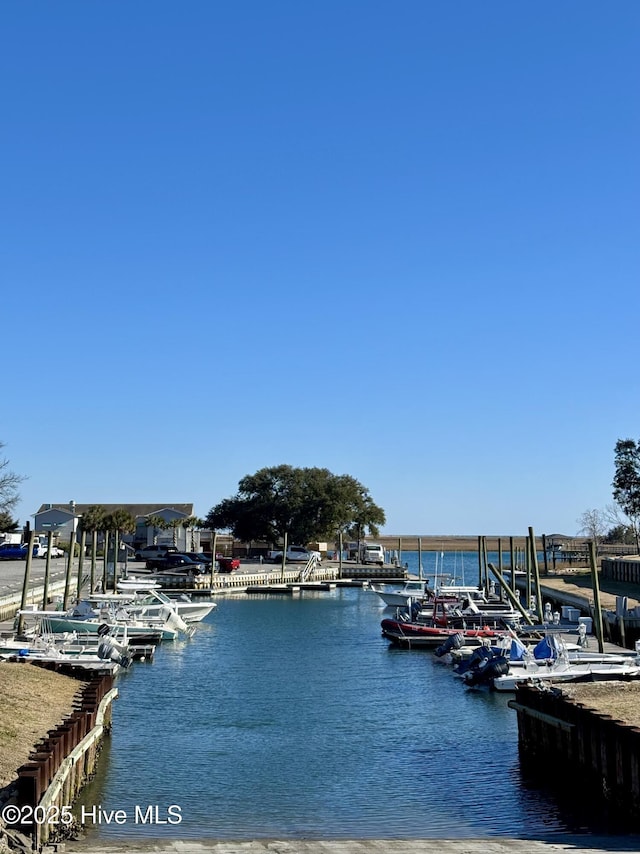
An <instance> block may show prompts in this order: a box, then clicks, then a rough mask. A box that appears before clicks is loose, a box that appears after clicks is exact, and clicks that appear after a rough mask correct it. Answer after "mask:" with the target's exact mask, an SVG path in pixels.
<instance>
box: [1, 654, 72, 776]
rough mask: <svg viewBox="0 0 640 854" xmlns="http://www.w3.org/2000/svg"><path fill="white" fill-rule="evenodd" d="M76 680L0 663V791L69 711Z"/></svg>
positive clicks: (30, 667)
mask: <svg viewBox="0 0 640 854" xmlns="http://www.w3.org/2000/svg"><path fill="white" fill-rule="evenodd" d="M80 688H81V683H80V682H78V680H77V679H72V678H71V677H69V676H62V675H61V674H59V673H53V672H51V671H49V670H44V669H43V668H41V667H36V666H34V665H33V664H28V663H26V662H25V663H16V664H14V663H11V662H3V663H2V664H0V788H3V787H4V786H7V785H8V784H9V783H11V782H12V781H13V780H15V779H16V777H17V774H16V771H17V769H18V768H19V767H20V766H21V765H23V764H24V763H25V762H27V761H28V759H29V753H31V751H32V750H33V746H34V744H35V743H36V742H37V741H39V740H40V738H43V737H44V736H46V734H47V730H50V729H53V728H54V727H55V726H56V725H57V724H59V723H60V722H61V721H62V719H63V718H64V716H65V715H67V714H69V713H70V712H71V710H72V703H73V698H74V696H75V695H76V694H77V692H78V691H79V690H80Z"/></svg>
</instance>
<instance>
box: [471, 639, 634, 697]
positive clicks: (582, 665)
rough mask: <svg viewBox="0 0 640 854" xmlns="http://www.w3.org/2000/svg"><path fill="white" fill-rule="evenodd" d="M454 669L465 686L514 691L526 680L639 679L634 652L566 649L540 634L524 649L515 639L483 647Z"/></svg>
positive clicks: (586, 680)
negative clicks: (535, 640)
mask: <svg viewBox="0 0 640 854" xmlns="http://www.w3.org/2000/svg"><path fill="white" fill-rule="evenodd" d="M455 672H456V673H457V674H458V675H459V676H461V677H462V679H463V680H464V682H465V684H466V685H467V686H468V687H472V688H476V687H485V686H486V687H490V688H493V689H494V690H496V691H515V689H516V687H517V686H518V685H519V684H520V683H522V682H526V681H528V680H533V681H534V682H543V683H548V682H597V681H604V680H612V679H614V680H615V679H625V680H629V679H638V678H640V659H639V658H638V656H637V655H633V654H631V655H624V654H617V653H595V652H590V651H588V650H583V649H568V648H567V646H566V645H565V644H564V643H563V642H562V641H561V640H560V639H559V638H558V637H556V636H553V635H552V636H548V637H544V638H543V639H542V640H541V641H539V643H538V644H537V645H536V646H535V647H533V649H528V648H527V647H525V646H524V645H523V644H522V643H521V642H520V641H519V639H517V638H512V639H511V641H510V643H505V642H503V643H502V644H501V645H500V644H498V645H497V646H495V647H488V646H485V647H484V648H483V649H479V650H476V651H475V652H474V653H473V654H472V656H471V657H470V658H469V659H468V660H467V661H464V662H461V663H460V664H458V665H457V666H456V668H455Z"/></svg>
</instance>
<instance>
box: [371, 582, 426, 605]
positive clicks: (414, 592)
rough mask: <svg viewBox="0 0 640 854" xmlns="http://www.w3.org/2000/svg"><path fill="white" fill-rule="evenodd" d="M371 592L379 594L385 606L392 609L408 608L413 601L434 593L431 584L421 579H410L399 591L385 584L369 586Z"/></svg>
mask: <svg viewBox="0 0 640 854" xmlns="http://www.w3.org/2000/svg"><path fill="white" fill-rule="evenodd" d="M369 590H373V592H374V593H377V594H378V596H379V597H380V598H381V599H382V601H383V602H384V604H385V606H387V607H391V608H401V607H403V606H408V605H409V604H410V602H411V601H414V600H416V599H425V598H427V597H428V596H429V594H430V593H432V592H433V591H431V590H430V588H429V582H428V581H424V580H421V579H410V580H409V581H406V582H405V583H404V585H403V586H402V587H401V588H400V589H399V590H398V589H395V590H392V589H391V588H390V587H386V586H385V585H383V584H369Z"/></svg>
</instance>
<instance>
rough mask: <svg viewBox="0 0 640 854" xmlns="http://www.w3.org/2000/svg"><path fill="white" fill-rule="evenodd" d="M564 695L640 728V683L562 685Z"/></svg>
mask: <svg viewBox="0 0 640 854" xmlns="http://www.w3.org/2000/svg"><path fill="white" fill-rule="evenodd" d="M562 693H563V694H565V695H566V696H567V697H570V698H571V699H572V700H574V701H575V702H576V703H582V704H583V705H584V706H586V707H587V708H589V709H594V710H595V711H596V712H600V713H601V714H603V715H611V717H612V718H615V719H616V720H619V721H623V722H624V723H626V724H629V726H637V727H640V683H638V682H585V683H584V684H582V683H581V684H576V685H562Z"/></svg>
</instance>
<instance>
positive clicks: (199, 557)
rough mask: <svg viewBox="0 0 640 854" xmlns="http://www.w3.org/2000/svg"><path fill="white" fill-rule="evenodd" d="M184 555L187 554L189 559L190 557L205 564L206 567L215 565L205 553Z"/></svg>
mask: <svg viewBox="0 0 640 854" xmlns="http://www.w3.org/2000/svg"><path fill="white" fill-rule="evenodd" d="M184 554H186V555H187V557H190V558H191V560H195V561H197V562H198V563H203V564H204V565H205V566H211V564H212V563H213V561H212V560H211V558H210V557H209V555H206V554H205V553H204V552H184Z"/></svg>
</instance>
